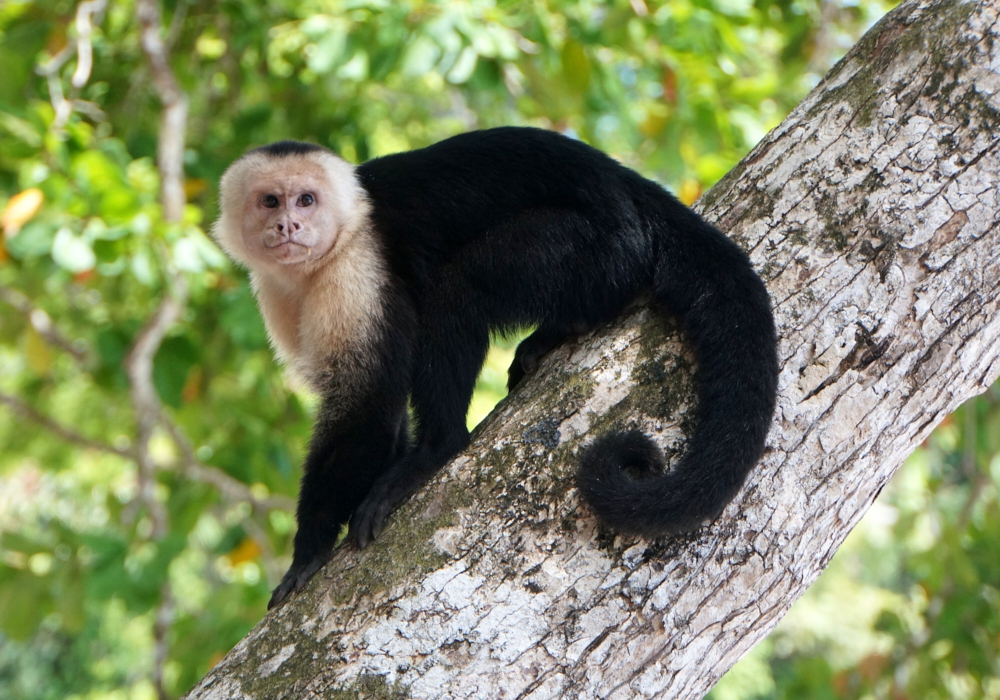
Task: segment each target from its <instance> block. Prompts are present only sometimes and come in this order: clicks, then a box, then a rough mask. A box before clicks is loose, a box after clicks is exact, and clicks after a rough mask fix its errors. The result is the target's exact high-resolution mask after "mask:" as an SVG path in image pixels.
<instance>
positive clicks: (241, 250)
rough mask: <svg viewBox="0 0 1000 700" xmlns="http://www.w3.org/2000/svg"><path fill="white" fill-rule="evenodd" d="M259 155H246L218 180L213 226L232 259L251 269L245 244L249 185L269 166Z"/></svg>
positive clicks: (216, 235)
mask: <svg viewBox="0 0 1000 700" xmlns="http://www.w3.org/2000/svg"><path fill="white" fill-rule="evenodd" d="M264 160H265V159H263V158H262V157H261V156H260V155H259V154H254V153H251V154H247V155H245V156H243V157H242V158H240V159H239V160H237V161H235V162H234V163H233V164H232V165H230V166H229V167H228V168H227V169H226V172H225V173H223V175H222V179H221V180H220V181H219V218H218V219H217V220H216V222H215V224H213V225H212V238H214V239H215V242H216V243H218V244H219V247H220V248H222V249H223V250H224V251H225V252H226V254H227V255H229V257H230V258H232V259H233V260H235V261H236V262H237V263H239V264H241V265H244V266H249V265H250V262H251V261H250V258H249V256H248V255H247V250H246V247H245V245H244V243H243V210H244V206H245V204H246V198H247V196H249V192H250V183H251V182H252V181H253V178H254V176H255V175H259V174H260V171H261V170H262V168H263V167H264V166H265V165H266V163H265V162H262V161H264Z"/></svg>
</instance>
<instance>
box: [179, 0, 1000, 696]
mask: <svg viewBox="0 0 1000 700" xmlns="http://www.w3.org/2000/svg"><path fill="white" fill-rule="evenodd" d="M998 38H1000V25H998V10H997V6H996V5H995V4H993V3H990V2H983V3H979V4H976V3H971V2H959V1H957V0H941V1H938V2H907V3H905V4H904V5H902V6H900V7H899V8H897V9H896V10H895V11H893V12H892V13H891V14H890V15H888V16H887V17H886V18H885V19H883V20H882V21H881V22H880V23H879V24H878V25H877V26H876V27H875V28H873V29H872V30H871V31H870V32H869V33H868V34H867V35H866V36H865V37H864V38H863V39H862V40H861V42H860V43H859V44H858V46H856V47H855V48H854V49H853V50H852V51H851V53H850V54H849V55H848V56H847V57H846V58H845V59H844V60H843V61H841V62H840V63H839V64H838V65H837V66H836V67H835V68H834V69H833V70H832V71H831V72H830V74H829V75H828V76H827V78H826V79H825V81H824V82H823V83H821V84H820V85H819V86H818V87H817V88H816V89H815V90H814V91H813V92H812V93H811V94H810V95H809V96H808V97H807V98H806V100H805V101H804V102H803V103H802V104H801V105H800V106H799V107H798V108H797V109H796V110H795V111H794V112H793V113H792V115H791V116H789V118H788V119H787V120H785V122H784V123H783V124H782V125H781V126H780V127H779V128H777V129H776V130H775V131H774V132H772V133H771V134H770V135H769V136H768V137H767V138H766V139H765V140H764V141H763V142H762V143H760V144H759V145H758V146H757V148H755V149H754V151H753V152H752V153H751V154H750V155H749V156H747V158H746V159H745V160H744V161H743V162H742V163H741V164H740V165H739V166H738V167H737V168H736V169H735V170H734V171H733V172H732V173H730V174H729V175H728V176H727V177H726V178H725V179H724V180H723V181H722V182H720V183H719V184H718V185H716V186H715V187H714V188H713V189H712V191H711V192H710V193H708V194H707V195H706V196H705V198H704V199H703V200H702V202H701V206H702V207H703V208H704V213H705V214H706V216H708V217H709V218H710V219H711V220H713V221H714V222H715V223H716V224H717V225H718V226H719V227H720V228H722V229H723V230H725V231H728V232H729V234H730V235H732V236H733V237H734V238H735V239H736V240H737V241H739V242H740V243H741V244H742V245H743V246H745V248H746V249H747V250H749V251H750V255H751V257H752V259H753V262H754V264H755V266H756V267H757V269H758V270H759V271H760V272H761V273H762V276H763V277H764V278H765V280H766V282H767V284H768V288H769V290H770V293H771V297H772V300H773V303H774V307H775V314H776V321H777V326H778V335H779V338H780V356H781V360H782V363H783V369H782V373H781V379H780V384H779V403H778V410H777V413H776V417H775V422H774V425H773V428H772V430H771V434H770V436H769V441H768V445H769V449H768V451H767V453H766V454H765V456H764V459H763V460H762V461H761V463H760V464H759V465H758V467H757V468H756V469H755V470H754V471H753V472H752V473H751V475H750V477H749V480H748V484H747V487H746V488H745V489H744V490H743V491H742V492H741V493H740V494H739V496H738V497H737V498H736V500H735V501H734V502H733V503H732V504H731V505H730V506H729V507H728V508H727V509H726V510H725V512H724V513H723V514H722V516H721V517H720V518H719V519H718V520H717V521H716V522H715V523H713V524H712V525H710V526H706V527H703V528H702V529H701V530H699V531H698V532H696V533H694V534H693V535H691V536H687V537H672V538H666V539H663V540H657V541H647V540H644V539H641V538H636V537H623V536H619V535H616V534H614V533H613V532H610V531H608V530H606V529H605V528H603V527H602V526H599V525H598V524H597V523H596V521H595V519H594V517H593V516H592V514H591V513H590V512H589V511H588V510H587V508H586V507H584V506H582V505H581V504H580V501H579V499H578V498H577V494H576V490H575V488H574V487H573V474H574V471H575V469H576V454H577V451H578V449H579V447H580V445H581V444H583V443H584V442H586V441H588V440H590V439H591V438H592V437H593V436H594V435H597V434H600V433H601V432H603V431H604V430H606V429H607V428H608V427H610V426H619V425H629V426H636V427H640V428H642V429H643V430H646V431H648V432H650V433H651V434H653V435H654V436H655V437H656V438H657V440H658V442H659V443H660V444H661V445H662V446H663V447H664V449H665V450H666V452H667V454H668V456H676V455H678V454H680V453H682V452H683V450H684V436H685V435H686V434H689V432H690V427H691V425H690V421H691V416H692V411H691V408H692V403H691V401H692V396H693V388H694V381H695V380H694V375H693V373H692V368H693V361H692V360H693V358H692V356H691V355H690V353H689V352H688V351H687V349H686V347H685V345H684V340H683V337H682V336H681V335H680V334H679V333H678V332H677V330H676V327H675V324H673V323H672V322H669V321H666V322H665V321H663V320H662V319H661V318H660V317H659V316H658V315H657V314H656V313H654V312H652V311H651V310H650V309H649V308H648V307H647V306H646V305H636V306H635V307H634V308H633V309H632V310H631V312H630V313H628V314H627V315H626V317H625V318H622V319H621V320H620V322H618V323H617V324H616V325H615V326H614V327H612V328H609V329H605V330H603V331H602V332H600V333H599V334H594V335H591V336H587V337H584V338H582V339H580V340H579V341H577V342H576V343H574V344H568V345H565V346H563V347H561V348H560V349H558V350H557V351H555V352H553V353H552V354H551V355H550V356H549V357H548V358H547V359H546V361H545V362H544V363H543V364H542V366H541V368H540V369H539V371H538V372H537V374H536V376H534V377H532V378H531V379H530V381H528V382H526V383H525V385H523V386H522V387H521V388H519V389H518V390H517V391H516V392H515V393H514V394H513V395H512V396H511V397H509V398H508V399H506V400H505V401H504V402H503V403H502V404H501V405H500V406H498V408H497V409H496V411H494V413H493V415H492V416H491V417H490V418H489V419H487V421H485V423H484V424H483V425H482V427H480V428H479V429H478V430H477V432H476V435H475V439H474V441H473V444H472V446H471V447H470V448H469V449H468V450H467V451H466V452H465V453H464V455H463V456H461V457H459V458H458V459H456V460H455V461H454V462H453V463H452V464H451V465H450V466H449V467H447V468H446V469H445V470H443V473H442V474H441V475H440V476H439V477H438V478H437V479H435V480H434V481H433V482H432V483H431V484H430V485H429V486H428V487H427V488H425V489H423V491H422V492H420V493H419V494H418V495H417V496H415V497H414V498H413V499H411V501H410V502H409V503H408V504H406V505H405V506H404V507H403V508H402V509H401V510H400V511H399V512H398V513H396V514H395V515H394V516H393V518H392V521H391V524H390V527H388V528H387V529H386V531H385V532H384V533H383V534H382V536H381V538H380V539H379V540H378V541H377V542H376V543H375V544H374V545H372V546H371V547H369V548H368V549H367V550H365V551H364V552H358V551H356V550H354V549H352V548H346V549H345V550H344V551H342V552H340V553H338V555H337V556H336V557H335V559H334V561H333V562H331V564H329V565H328V566H327V567H326V569H325V570H324V571H322V572H321V573H320V574H318V575H317V576H316V577H315V579H314V580H313V581H312V583H311V584H310V586H309V587H308V589H307V590H306V591H305V592H304V593H303V594H302V595H299V596H298V597H296V598H294V599H293V600H291V601H290V603H289V604H287V605H285V606H283V607H281V608H280V609H278V610H277V611H275V612H273V613H272V614H270V615H268V616H267V617H266V618H264V620H263V621H262V622H261V623H260V624H259V625H258V626H257V627H256V628H255V629H254V630H253V631H252V632H251V633H250V634H249V635H248V636H247V638H246V639H244V640H243V641H242V642H241V643H240V644H239V645H238V646H237V647H236V648H235V649H234V650H233V651H232V652H231V653H230V654H229V655H228V656H227V657H226V658H225V659H224V660H223V661H222V662H221V663H219V664H218V665H217V666H216V667H215V668H214V669H213V670H212V671H211V673H210V674H209V675H208V676H207V677H206V678H205V679H204V680H203V681H202V682H201V683H200V684H199V685H198V687H197V688H195V689H194V690H193V691H192V692H191V693H190V694H189V696H188V697H189V698H206V699H207V698H220V699H221V698H268V699H270V698H284V697H287V698H303V697H323V698H328V697H354V696H361V697H379V698H383V697H396V696H399V697H414V698H429V697H450V698H533V699H540V698H623V699H625V698H653V697H656V698H700V697H701V696H702V695H703V694H704V693H706V692H707V691H708V690H709V689H710V688H711V687H712V685H713V684H714V683H715V682H716V681H717V680H718V678H719V677H720V676H721V675H722V674H723V673H724V672H725V671H726V670H727V669H728V668H729V667H730V666H731V665H732V664H733V663H734V662H735V661H736V660H737V659H739V658H740V656H742V655H743V654H744V653H745V652H746V651H747V650H749V649H750V648H751V647H752V646H753V644H754V643H755V642H757V641H758V640H760V639H761V638H762V637H763V636H764V635H766V634H767V633H768V631H769V630H770V629H771V628H772V627H773V626H774V625H775V623H777V621H778V620H779V618H781V616H782V615H783V614H784V613H785V612H786V611H787V610H788V608H789V607H790V606H791V604H792V602H793V601H794V600H795V599H796V598H797V597H798V596H799V595H800V594H801V593H802V592H803V591H804V590H805V588H806V587H807V586H808V585H809V584H810V583H811V582H812V581H813V580H814V579H815V578H816V577H817V576H818V575H819V573H820V571H822V569H823V567H824V566H826V564H827V562H828V561H829V560H830V557H831V556H832V555H833V553H834V551H835V550H836V549H837V546H838V545H840V543H841V542H842V541H843V540H844V537H845V536H846V535H847V533H848V531H849V530H850V529H851V528H852V527H853V526H854V525H855V524H856V523H857V522H858V520H859V519H860V518H861V516H862V514H863V513H864V512H865V510H866V509H867V508H868V506H869V505H870V504H871V502H872V501H873V500H874V498H875V497H876V496H877V495H878V493H879V491H880V490H881V488H882V487H883V486H884V485H885V483H886V482H887V481H888V480H889V478H890V477H891V476H892V474H893V472H894V471H895V470H896V468H897V467H898V466H899V465H900V463H901V462H902V461H903V459H904V458H905V457H906V456H907V455H908V454H909V453H910V452H911V451H912V450H913V449H914V448H915V447H916V446H917V445H918V444H920V442H921V441H922V440H924V439H925V438H926V437H927V435H928V434H929V433H930V431H931V429H932V428H933V427H934V426H935V425H936V424H937V423H938V422H939V421H940V420H941V419H942V418H943V417H944V416H945V415H947V414H948V413H949V412H950V411H952V410H953V409H954V408H956V407H957V406H958V405H959V404H960V403H961V402H962V401H964V400H965V399H967V398H969V397H971V396H973V395H975V394H977V393H980V392H982V391H984V390H985V389H986V388H987V387H988V386H989V385H990V384H991V383H992V382H993V381H994V380H995V379H996V378H997V376H998V374H1000V358H998V356H1000V340H998V336H1000V316H998V314H997V304H998V291H997V289H998V284H1000V253H998V251H1000V228H998V226H997V221H998V218H1000V202H998V196H1000V195H998V188H997V183H998V182H1000V151H998V148H997V142H998V136H997V134H998V131H1000V111H998V110H1000V41H998ZM338 691H339V692H343V693H345V694H344V695H340V694H338Z"/></svg>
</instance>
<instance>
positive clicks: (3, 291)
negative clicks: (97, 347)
mask: <svg viewBox="0 0 1000 700" xmlns="http://www.w3.org/2000/svg"><path fill="white" fill-rule="evenodd" d="M0 301H3V302H4V303H6V304H8V305H10V306H12V307H14V309H16V310H17V312H18V313H20V314H21V315H22V316H24V317H25V318H26V319H28V322H29V323H30V324H31V327H32V328H34V329H35V331H36V332H37V333H38V335H40V336H42V337H43V338H45V340H46V341H48V343H49V344H50V345H53V346H55V347H57V348H59V349H61V350H63V351H64V352H67V353H69V354H70V355H72V356H73V357H74V358H75V359H76V360H77V361H78V362H83V361H85V360H86V359H87V353H86V351H85V350H84V349H83V348H82V347H81V345H82V344H83V341H72V340H70V339H69V338H67V337H66V336H65V335H63V333H62V332H61V331H60V330H59V329H58V328H57V327H56V325H55V323H53V322H52V318H51V317H50V316H49V315H48V314H47V313H45V311H44V310H43V309H40V308H38V307H37V306H35V305H34V304H32V303H31V300H30V299H29V298H28V297H26V296H25V295H24V294H21V292H19V291H17V290H16V289H11V288H10V287H5V286H3V285H0Z"/></svg>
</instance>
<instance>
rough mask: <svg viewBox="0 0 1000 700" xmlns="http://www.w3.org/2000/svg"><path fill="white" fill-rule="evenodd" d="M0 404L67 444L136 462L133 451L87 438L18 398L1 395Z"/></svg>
mask: <svg viewBox="0 0 1000 700" xmlns="http://www.w3.org/2000/svg"><path fill="white" fill-rule="evenodd" d="M0 403H2V404H4V405H6V406H7V407H9V408H10V409H11V410H12V411H14V413H16V414H18V415H19V416H21V417H22V418H26V419H27V420H30V421H32V422H34V423H38V424H39V425H40V426H42V427H43V428H45V429H46V430H48V431H49V432H51V433H53V434H54V435H56V437H58V438H60V439H62V440H65V441H66V442H69V443H71V444H74V445H79V446H80V447H84V448H86V449H89V450H98V451H99V452H107V453H108V454H113V455H116V456H118V457H122V458H123V459H128V460H134V459H135V458H136V455H135V452H134V451H133V450H130V449H119V448H117V447H115V446H114V445H109V444H108V443H105V442H101V441H100V440H94V439H92V438H89V437H86V436H85V435H81V434H80V433H78V432H76V431H75V430H71V429H70V428H67V427H66V426H64V425H62V424H61V423H58V422H57V421H55V420H53V419H52V418H49V417H48V416H46V415H44V414H42V413H40V412H39V411H38V410H36V409H35V408H33V407H31V406H29V405H28V404H26V403H25V402H24V401H22V400H21V399H19V398H17V397H16V396H11V395H10V394H3V393H0Z"/></svg>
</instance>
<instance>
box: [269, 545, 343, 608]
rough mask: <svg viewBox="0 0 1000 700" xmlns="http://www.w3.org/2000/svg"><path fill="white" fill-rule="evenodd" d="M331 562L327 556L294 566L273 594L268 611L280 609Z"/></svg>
mask: <svg viewBox="0 0 1000 700" xmlns="http://www.w3.org/2000/svg"><path fill="white" fill-rule="evenodd" d="M328 561H330V555H329V554H325V555H322V556H318V557H314V558H313V560H312V561H310V562H308V563H307V564H305V565H304V566H296V565H295V564H292V568H290V569H289V570H288V573H286V574H285V577H284V578H283V579H281V583H279V584H278V586H277V588H275V589H274V591H273V592H272V593H271V600H269V601H268V603H267V609H268V610H271V609H273V608H276V607H278V606H279V605H281V604H282V603H283V602H285V599H286V598H287V597H288V596H289V594H291V593H298V592H299V591H301V590H302V589H303V588H305V587H306V584H307V583H309V579H311V578H312V577H313V575H314V574H315V573H316V572H317V571H319V570H320V569H322V568H323V565H324V564H326V563H327V562H328Z"/></svg>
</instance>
